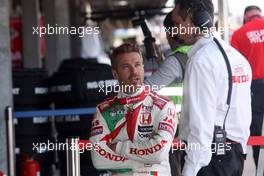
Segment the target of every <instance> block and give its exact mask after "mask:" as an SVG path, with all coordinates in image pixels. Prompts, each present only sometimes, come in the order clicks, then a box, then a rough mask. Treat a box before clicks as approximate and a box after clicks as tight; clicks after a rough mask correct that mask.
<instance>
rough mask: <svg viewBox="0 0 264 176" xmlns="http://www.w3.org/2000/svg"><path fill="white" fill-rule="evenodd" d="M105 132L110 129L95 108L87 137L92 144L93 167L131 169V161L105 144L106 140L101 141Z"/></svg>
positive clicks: (108, 132)
mask: <svg viewBox="0 0 264 176" xmlns="http://www.w3.org/2000/svg"><path fill="white" fill-rule="evenodd" d="M107 134H110V131H109V128H108V126H107V124H106V121H105V120H104V118H103V116H102V115H101V113H100V112H99V110H98V109H96V114H95V118H94V119H93V122H92V129H91V133H90V139H89V140H90V142H91V143H92V144H93V146H94V148H93V150H91V158H92V162H93V165H94V167H95V168H96V169H131V167H132V163H131V161H130V160H129V159H127V158H125V157H123V156H120V155H118V154H116V153H115V152H114V151H112V150H111V149H110V148H109V147H108V146H107V143H106V141H101V139H102V138H104V137H105V136H106V135H107Z"/></svg>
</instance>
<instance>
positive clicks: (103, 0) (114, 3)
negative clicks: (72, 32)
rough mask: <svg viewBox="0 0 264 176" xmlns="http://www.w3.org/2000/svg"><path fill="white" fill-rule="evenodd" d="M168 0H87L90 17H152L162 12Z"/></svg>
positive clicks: (96, 18)
mask: <svg viewBox="0 0 264 176" xmlns="http://www.w3.org/2000/svg"><path fill="white" fill-rule="evenodd" d="M167 1H168V0H87V2H88V3H89V4H90V6H91V9H92V17H91V18H92V19H95V20H98V19H99V20H100V19H103V18H118V19H121V18H132V17H134V16H140V15H142V16H145V17H152V16H154V15H156V14H162V9H164V8H165V5H166V3H167Z"/></svg>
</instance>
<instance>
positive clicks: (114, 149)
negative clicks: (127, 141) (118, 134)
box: [109, 143, 117, 152]
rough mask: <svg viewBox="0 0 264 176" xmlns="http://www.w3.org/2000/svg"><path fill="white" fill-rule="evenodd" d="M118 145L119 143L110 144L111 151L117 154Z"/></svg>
mask: <svg viewBox="0 0 264 176" xmlns="http://www.w3.org/2000/svg"><path fill="white" fill-rule="evenodd" d="M116 144H117V143H113V144H110V145H109V148H110V149H111V150H113V151H114V152H116Z"/></svg>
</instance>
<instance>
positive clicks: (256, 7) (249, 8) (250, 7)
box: [244, 6, 261, 14]
mask: <svg viewBox="0 0 264 176" xmlns="http://www.w3.org/2000/svg"><path fill="white" fill-rule="evenodd" d="M250 10H259V11H261V9H260V8H259V7H258V6H247V7H246V8H245V10H244V14H245V13H247V12H248V11H250Z"/></svg>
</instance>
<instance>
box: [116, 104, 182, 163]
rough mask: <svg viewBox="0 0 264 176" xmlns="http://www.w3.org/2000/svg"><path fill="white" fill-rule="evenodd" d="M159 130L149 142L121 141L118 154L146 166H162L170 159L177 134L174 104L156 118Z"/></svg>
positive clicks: (169, 105) (167, 106)
mask: <svg viewBox="0 0 264 176" xmlns="http://www.w3.org/2000/svg"><path fill="white" fill-rule="evenodd" d="M155 119H156V120H157V121H156V122H155V123H156V124H157V127H158V129H157V130H156V131H155V133H154V136H153V137H152V138H151V139H150V140H147V141H134V142H132V141H130V140H127V141H120V142H118V143H117V147H116V153H118V154H120V155H121V156H124V157H126V158H129V159H131V160H133V161H134V160H135V161H138V162H140V163H144V164H160V163H161V162H162V161H163V160H165V159H166V157H168V153H169V150H170V148H171V145H172V140H173V138H174V134H175V132H176V126H177V124H176V121H177V119H176V109H175V105H174V104H173V103H172V102H169V103H167V104H166V105H165V106H164V108H163V109H162V110H161V111H160V112H159V114H157V116H156V117H155Z"/></svg>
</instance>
